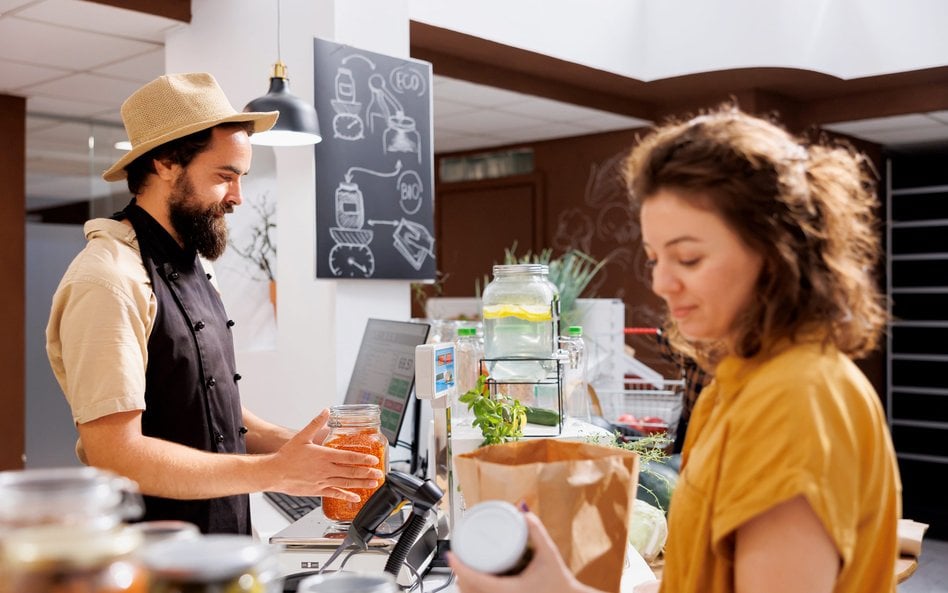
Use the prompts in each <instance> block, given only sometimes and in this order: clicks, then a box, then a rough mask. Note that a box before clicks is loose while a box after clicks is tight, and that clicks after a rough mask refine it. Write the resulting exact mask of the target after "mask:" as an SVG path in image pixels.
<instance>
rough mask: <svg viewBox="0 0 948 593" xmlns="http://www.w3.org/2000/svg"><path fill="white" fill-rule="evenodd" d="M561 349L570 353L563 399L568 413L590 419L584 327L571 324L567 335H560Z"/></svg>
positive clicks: (581, 418)
mask: <svg viewBox="0 0 948 593" xmlns="http://www.w3.org/2000/svg"><path fill="white" fill-rule="evenodd" d="M560 349H562V350H565V351H566V353H567V354H568V355H569V359H568V360H567V361H566V365H565V366H566V368H565V372H564V374H563V375H564V376H563V400H564V402H565V406H566V415H567V416H569V417H572V418H577V419H579V420H585V421H587V422H588V421H589V418H590V417H589V413H590V412H589V393H588V388H587V382H588V379H587V375H586V373H587V366H588V362H587V355H586V343H585V342H584V341H583V328H582V327H580V326H578V325H571V326H570V327H569V329H568V330H567V332H566V335H565V336H561V337H560Z"/></svg>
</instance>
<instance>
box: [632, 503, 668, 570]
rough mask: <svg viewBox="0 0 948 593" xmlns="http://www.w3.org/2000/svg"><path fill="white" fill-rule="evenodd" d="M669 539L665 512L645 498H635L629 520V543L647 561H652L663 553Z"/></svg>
mask: <svg viewBox="0 0 948 593" xmlns="http://www.w3.org/2000/svg"><path fill="white" fill-rule="evenodd" d="M666 539H668V521H667V520H666V519H665V513H663V512H662V511H661V509H658V508H656V507H654V506H652V505H650V504H649V503H647V502H645V501H644V500H638V499H636V500H635V506H633V507H632V518H631V519H630V521H629V544H631V546H632V547H633V548H635V551H636V552H638V553H639V554H641V556H642V558H644V559H645V561H646V562H652V561H654V560H655V559H656V558H658V555H659V554H661V553H662V549H664V547H665V540H666Z"/></svg>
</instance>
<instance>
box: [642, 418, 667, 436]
mask: <svg viewBox="0 0 948 593" xmlns="http://www.w3.org/2000/svg"><path fill="white" fill-rule="evenodd" d="M638 421H639V422H638V426H636V427H635V428H636V429H637V430H639V431H641V432H644V433H645V434H659V433H663V432H668V424H667V423H666V422H665V421H664V420H663V419H661V418H659V417H658V416H644V417H642V418H639V419H638Z"/></svg>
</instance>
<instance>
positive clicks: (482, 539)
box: [451, 500, 529, 574]
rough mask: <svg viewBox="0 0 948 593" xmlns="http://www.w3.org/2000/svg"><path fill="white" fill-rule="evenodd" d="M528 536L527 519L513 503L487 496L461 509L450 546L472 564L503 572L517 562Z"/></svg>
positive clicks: (498, 572)
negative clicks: (469, 506) (461, 515)
mask: <svg viewBox="0 0 948 593" xmlns="http://www.w3.org/2000/svg"><path fill="white" fill-rule="evenodd" d="M528 539H529V532H528V529H527V522H526V520H525V519H524V518H523V514H522V513H521V512H520V511H519V510H517V508H516V507H515V506H513V505H512V504H510V503H509V502H504V501H500V500H488V501H485V502H482V503H479V504H476V505H474V506H473V507H471V508H470V509H468V510H467V511H465V512H464V517H463V518H462V519H461V521H459V522H458V524H457V525H456V526H455V529H454V535H453V536H452V537H451V550H452V551H453V552H454V553H455V554H457V556H458V558H460V560H461V561H462V562H464V563H465V564H467V565H468V566H470V567H471V568H474V569H476V570H479V571H481V572H487V573H491V574H502V573H505V572H507V571H509V570H510V569H512V568H514V567H515V566H517V564H518V562H520V560H521V558H522V557H523V555H524V553H525V551H526V549H527V540H528Z"/></svg>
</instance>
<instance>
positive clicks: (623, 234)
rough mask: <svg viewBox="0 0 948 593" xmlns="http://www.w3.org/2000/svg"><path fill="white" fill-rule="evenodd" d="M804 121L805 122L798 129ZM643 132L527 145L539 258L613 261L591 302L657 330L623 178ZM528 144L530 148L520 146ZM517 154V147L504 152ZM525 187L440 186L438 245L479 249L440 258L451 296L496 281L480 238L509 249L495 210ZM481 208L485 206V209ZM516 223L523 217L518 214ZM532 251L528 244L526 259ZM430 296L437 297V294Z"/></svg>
mask: <svg viewBox="0 0 948 593" xmlns="http://www.w3.org/2000/svg"><path fill="white" fill-rule="evenodd" d="M755 100H758V101H759V103H758V104H759V105H760V106H762V107H763V106H766V105H768V101H769V100H770V98H769V97H766V96H764V97H758V98H757V99H755ZM764 110H765V111H766V109H764ZM802 123H803V122H798V125H800V124H802ZM643 133H645V130H627V131H619V132H609V133H603V134H594V135H588V136H576V137H572V138H564V139H560V140H550V141H544V142H536V143H533V144H529V145H526V146H528V147H530V148H532V149H533V151H534V167H535V170H534V175H536V176H537V177H538V178H540V179H542V195H541V196H540V197H539V199H540V201H541V202H542V204H543V208H542V210H541V211H538V216H542V220H540V221H539V223H540V226H541V227H542V228H543V229H544V231H543V232H542V241H541V243H540V244H539V245H537V246H535V247H534V248H533V249H534V252H536V251H539V250H542V249H544V248H547V247H549V248H552V249H553V250H554V255H559V254H562V253H563V252H565V251H566V250H568V249H571V248H574V249H579V250H581V251H583V252H585V253H588V254H589V255H591V256H593V257H594V258H596V259H598V260H602V259H606V260H607V264H606V266H605V268H604V270H603V271H602V272H601V273H600V274H599V275H598V276H597V278H596V279H595V280H594V282H593V283H592V284H591V286H590V291H589V293H588V294H587V295H585V296H595V297H610V298H618V299H621V300H622V301H623V302H624V303H625V324H626V327H657V326H659V325H661V320H662V316H663V311H664V307H663V305H662V303H661V300H660V299H659V298H658V297H656V296H655V295H654V294H652V292H651V290H650V288H649V282H648V273H647V269H646V266H645V256H644V252H643V250H642V244H641V236H640V229H639V225H638V222H637V221H636V220H635V219H634V217H633V216H632V212H631V209H630V207H629V203H628V195H627V193H626V188H625V183H624V181H623V179H622V164H623V160H624V157H625V156H626V155H627V154H628V151H629V149H630V148H631V147H632V146H633V145H634V143H635V142H636V141H637V140H636V139H637V137H638V136H640V135H642V134H643ZM522 146H525V145H519V146H518V147H522ZM509 148H513V147H502V148H497V150H505V149H509ZM860 148H861V149H863V150H866V149H869V150H868V151H867V152H868V156H869V157H870V158H871V159H873V160H877V159H878V158H879V156H880V155H879V153H878V150H877V147H873V146H872V145H863V146H860ZM873 148H876V150H872V149H873ZM478 152H484V151H478ZM452 156H457V155H456V154H453V155H452ZM877 162H878V161H877ZM880 181H881V180H880ZM517 183H518V181H517V178H510V179H507V180H505V179H497V180H490V181H482V182H465V183H457V184H452V183H439V184H438V186H437V188H436V195H437V207H436V210H435V211H436V216H437V219H438V224H437V225H436V229H435V230H436V235H437V236H436V243H437V244H439V245H441V246H442V247H443V246H444V245H445V244H453V243H456V241H455V240H454V238H451V239H449V238H447V237H446V236H445V234H448V233H450V234H452V235H453V234H456V233H462V234H464V235H465V236H466V237H469V238H468V239H466V240H468V241H470V242H471V243H470V249H471V250H472V251H471V253H472V256H471V257H470V258H467V259H463V258H462V261H463V264H459V260H458V255H457V254H454V255H452V254H451V253H442V252H439V254H438V268H439V271H440V273H441V274H443V275H445V276H446V277H447V279H446V280H445V282H444V283H443V288H444V289H445V290H444V292H443V293H442V295H443V296H474V286H473V281H472V279H473V278H482V277H483V276H484V275H488V276H489V274H490V266H489V264H490V263H491V262H493V261H498V260H499V258H501V257H502V255H503V254H502V252H501V253H498V254H497V255H496V256H491V257H488V258H487V259H484V258H483V257H481V259H476V258H474V257H473V254H474V253H476V249H477V245H478V240H479V239H478V237H487V240H489V241H491V243H490V244H491V245H492V247H491V249H492V250H494V251H500V248H501V247H502V246H500V245H498V244H497V237H498V236H507V235H506V234H503V233H498V232H497V229H501V228H506V227H508V226H509V225H511V224H513V222H512V220H511V217H510V215H509V212H507V211H504V210H503V209H501V208H497V207H493V206H490V207H488V206H487V205H488V204H491V203H508V202H509V200H510V196H511V194H510V191H511V189H510V187H508V186H510V185H516V184H517ZM465 196H467V197H468V198H470V202H469V204H468V206H467V207H466V208H464V209H463V210H460V209H458V207H457V205H453V206H452V207H449V208H445V207H444V204H445V201H446V199H451V200H457V199H461V198H464V197H465ZM478 204H481V206H483V207H478ZM462 212H463V214H462ZM518 212H519V211H518ZM516 218H517V219H520V218H522V217H521V215H520V214H517V216H516ZM491 233H494V234H493V235H492V234H491ZM526 251H527V249H526V248H525V247H524V245H523V243H521V244H520V248H519V249H518V254H524V253H526ZM478 257H480V256H478ZM482 260H483V261H482ZM488 260H489V261H488ZM428 294H432V291H431V290H430V289H428ZM414 314H415V315H419V316H421V315H423V313H422V311H421V310H420V309H416V310H415V313H414ZM626 342H627V343H628V344H629V346H631V347H632V348H634V349H635V352H636V357H637V358H639V359H640V360H641V361H642V362H644V363H646V364H648V365H650V366H652V367H654V368H656V369H657V370H659V371H660V372H663V373H665V374H668V373H670V372H671V371H670V367H669V366H668V364H667V363H666V362H665V361H664V358H663V357H662V356H661V354H660V353H659V351H658V348H657V344H656V343H655V339H654V337H653V336H632V337H629V338H627V340H626ZM860 366H861V367H862V368H863V371H864V372H866V374H867V375H868V376H869V378H870V380H871V381H872V382H873V384H874V386H875V388H876V390H877V391H878V392H879V393H885V376H884V360H883V357H882V356H881V355H880V354H878V353H877V354H875V355H873V356H871V357H870V358H869V359H867V360H865V361H862V362H861V363H860Z"/></svg>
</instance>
